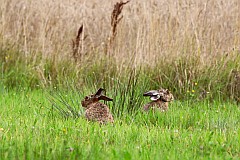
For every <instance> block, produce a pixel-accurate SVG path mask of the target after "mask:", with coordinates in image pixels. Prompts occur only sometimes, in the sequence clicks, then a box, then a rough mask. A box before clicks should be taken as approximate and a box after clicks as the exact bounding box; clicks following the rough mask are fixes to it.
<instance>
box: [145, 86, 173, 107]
mask: <svg viewBox="0 0 240 160" xmlns="http://www.w3.org/2000/svg"><path fill="white" fill-rule="evenodd" d="M143 96H150V99H151V100H152V102H149V103H147V104H146V105H144V107H143V110H144V111H149V110H150V109H153V110H154V111H155V110H156V111H157V110H159V111H161V112H165V111H167V110H168V102H170V101H173V100H174V97H173V95H172V94H171V93H170V91H169V90H168V89H159V90H151V91H148V92H146V93H144V94H143Z"/></svg>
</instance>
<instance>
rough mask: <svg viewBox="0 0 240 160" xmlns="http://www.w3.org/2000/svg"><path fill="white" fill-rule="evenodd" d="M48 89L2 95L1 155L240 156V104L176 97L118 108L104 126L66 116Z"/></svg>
mask: <svg viewBox="0 0 240 160" xmlns="http://www.w3.org/2000/svg"><path fill="white" fill-rule="evenodd" d="M56 93H58V92H56ZM47 95H48V94H47V93H46V92H44V91H43V92H42V91H24V90H22V91H18V92H15V91H11V92H7V93H5V94H3V96H1V97H0V106H2V107H1V113H4V114H1V117H0V118H1V119H0V126H1V129H0V140H1V143H0V158H1V159H106V157H107V159H200V158H202V159H209V158H211V159H239V156H240V155H239V151H240V144H239V142H240V141H239V138H240V128H239V125H240V121H239V120H240V117H239V116H240V110H239V107H237V106H236V105H234V104H232V103H221V102H219V101H214V102H212V103H209V102H206V101H205V102H196V103H187V102H180V101H176V102H174V103H172V104H171V106H170V109H169V111H168V112H167V113H159V114H153V113H148V114H147V113H142V112H140V111H139V112H137V114H135V115H134V116H133V115H132V116H131V115H130V114H126V115H125V117H121V118H117V117H116V113H115V118H116V122H115V123H114V125H111V124H109V125H103V126H100V125H98V124H97V123H88V122H87V121H86V120H85V119H84V118H82V117H79V118H76V119H74V118H68V119H63V118H62V116H61V115H59V114H58V112H56V111H55V110H54V109H53V108H52V107H51V104H50V103H49V101H48V100H47V98H48V96H47ZM108 95H109V93H108ZM74 96H75V98H76V97H79V98H83V97H82V96H81V94H78V93H76V92H72V91H69V94H67V95H65V96H64V99H65V100H66V101H70V102H71V98H74ZM76 99H77V98H76ZM141 101H142V99H141ZM144 101H145V100H144ZM145 102H146V101H145ZM109 105H110V107H120V105H119V104H116V105H115V106H114V105H113V104H112V103H109ZM78 108H81V107H80V105H78ZM115 109H116V108H115ZM79 110H80V109H79ZM125 113H126V112H125Z"/></svg>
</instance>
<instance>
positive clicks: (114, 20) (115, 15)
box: [109, 1, 130, 47]
mask: <svg viewBox="0 0 240 160" xmlns="http://www.w3.org/2000/svg"><path fill="white" fill-rule="evenodd" d="M128 2H130V1H126V2H123V1H120V2H117V3H116V4H115V5H114V9H113V11H112V15H111V35H110V37H109V47H110V46H111V45H112V43H113V41H114V39H115V37H116V35H117V25H118V23H119V22H120V21H121V20H122V18H123V16H120V14H121V12H122V9H123V6H124V5H125V4H127V3H128Z"/></svg>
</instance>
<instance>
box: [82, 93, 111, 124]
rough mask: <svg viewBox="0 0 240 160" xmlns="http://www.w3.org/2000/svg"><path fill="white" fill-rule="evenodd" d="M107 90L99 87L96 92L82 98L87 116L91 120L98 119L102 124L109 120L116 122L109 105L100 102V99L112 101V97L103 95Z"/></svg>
mask: <svg viewBox="0 0 240 160" xmlns="http://www.w3.org/2000/svg"><path fill="white" fill-rule="evenodd" d="M104 91H105V90H104V89H102V88H99V89H98V91H97V92H96V93H95V94H91V95H89V96H86V97H85V98H84V100H82V102H81V103H82V106H83V107H84V108H85V109H86V111H85V117H86V119H87V120H89V121H97V122H99V123H100V124H105V123H107V122H111V123H113V122H114V119H113V116H112V114H111V113H110V110H109V108H108V106H107V105H105V104H103V103H101V102H99V100H105V101H112V100H113V99H112V98H109V97H107V96H105V95H103V92H104Z"/></svg>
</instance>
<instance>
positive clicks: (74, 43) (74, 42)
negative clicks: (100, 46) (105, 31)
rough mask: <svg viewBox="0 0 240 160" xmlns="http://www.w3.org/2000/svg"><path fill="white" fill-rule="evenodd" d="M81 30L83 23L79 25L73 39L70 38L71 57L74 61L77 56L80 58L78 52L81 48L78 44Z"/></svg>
mask: <svg viewBox="0 0 240 160" xmlns="http://www.w3.org/2000/svg"><path fill="white" fill-rule="evenodd" d="M82 32H83V25H81V27H80V28H79V29H78V34H77V36H76V38H75V40H72V49H73V55H72V56H73V58H74V60H75V62H77V60H78V59H79V58H81V54H80V50H81V46H80V41H81V35H82Z"/></svg>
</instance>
